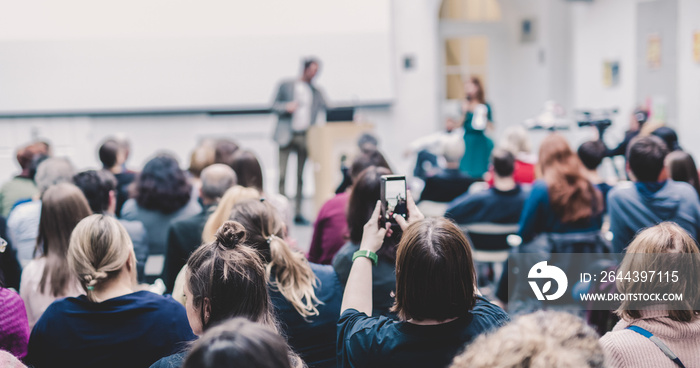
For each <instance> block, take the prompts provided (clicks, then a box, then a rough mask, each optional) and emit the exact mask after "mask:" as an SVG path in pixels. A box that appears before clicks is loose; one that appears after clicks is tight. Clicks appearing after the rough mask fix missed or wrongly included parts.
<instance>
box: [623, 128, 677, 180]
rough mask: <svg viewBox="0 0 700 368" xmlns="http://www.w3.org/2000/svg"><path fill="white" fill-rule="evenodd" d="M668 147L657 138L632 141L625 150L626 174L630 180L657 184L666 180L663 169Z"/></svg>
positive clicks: (666, 175)
mask: <svg viewBox="0 0 700 368" xmlns="http://www.w3.org/2000/svg"><path fill="white" fill-rule="evenodd" d="M668 152H669V151H668V147H667V146H666V144H665V143H664V141H662V140H661V138H659V137H655V136H648V137H641V138H636V139H634V140H632V142H631V143H630V147H629V148H628V149H627V172H628V174H629V175H630V178H632V180H634V181H637V182H643V183H658V182H664V181H666V180H667V179H668V172H667V171H666V169H665V167H664V161H665V160H666V155H668Z"/></svg>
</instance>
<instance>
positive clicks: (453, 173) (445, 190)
mask: <svg viewBox="0 0 700 368" xmlns="http://www.w3.org/2000/svg"><path fill="white" fill-rule="evenodd" d="M443 149H444V151H443V152H442V156H443V157H444V158H445V162H446V167H445V169H444V170H442V171H441V172H439V173H437V174H435V175H433V176H429V177H427V178H426V179H425V188H423V192H422V193H421V197H420V200H421V201H433V202H450V201H452V200H454V199H455V198H457V197H459V196H460V195H461V194H463V193H465V192H466V191H467V190H469V187H470V186H471V185H472V183H474V182H475V181H476V179H473V178H471V177H469V176H468V175H466V174H464V173H462V172H461V171H459V163H460V161H461V160H462V156H463V155H464V141H463V139H462V138H461V137H451V138H450V139H447V140H445V142H444V145H443Z"/></svg>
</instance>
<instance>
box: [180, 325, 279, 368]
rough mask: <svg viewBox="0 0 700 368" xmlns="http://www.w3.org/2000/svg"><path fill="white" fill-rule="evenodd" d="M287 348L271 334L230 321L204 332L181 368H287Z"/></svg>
mask: <svg viewBox="0 0 700 368" xmlns="http://www.w3.org/2000/svg"><path fill="white" fill-rule="evenodd" d="M288 353H289V347H288V346H287V343H286V341H284V338H282V336H280V335H279V334H277V333H275V331H273V330H271V329H269V328H266V327H265V326H261V325H260V324H257V323H253V322H251V321H248V320H246V319H245V318H234V319H232V320H231V321H228V322H226V323H222V324H221V325H220V326H216V327H214V328H212V329H211V330H209V331H207V332H206V333H205V334H204V336H202V338H200V339H199V340H198V341H197V343H195V344H194V347H193V348H192V350H191V351H190V352H189V354H187V358H186V359H185V362H184V363H183V365H182V367H183V368H216V367H231V366H235V367H238V368H290V367H292V365H291V364H290V359H289V358H290V357H289V355H288Z"/></svg>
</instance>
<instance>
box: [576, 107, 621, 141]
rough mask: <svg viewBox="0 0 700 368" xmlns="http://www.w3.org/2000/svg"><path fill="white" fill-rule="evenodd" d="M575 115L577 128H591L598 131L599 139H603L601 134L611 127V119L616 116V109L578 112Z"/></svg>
mask: <svg viewBox="0 0 700 368" xmlns="http://www.w3.org/2000/svg"><path fill="white" fill-rule="evenodd" d="M576 113H577V119H576V121H577V122H578V126H580V127H586V126H592V127H595V128H596V129H598V134H599V136H600V138H601V139H602V138H603V133H605V130H606V129H608V128H609V127H610V126H611V125H612V117H613V116H615V115H616V114H617V109H616V108H615V109H600V110H579V111H577V112H576Z"/></svg>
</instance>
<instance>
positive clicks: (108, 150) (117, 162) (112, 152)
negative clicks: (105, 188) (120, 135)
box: [97, 138, 127, 174]
mask: <svg viewBox="0 0 700 368" xmlns="http://www.w3.org/2000/svg"><path fill="white" fill-rule="evenodd" d="M97 154H98V156H99V158H100V162H101V163H102V168H103V169H105V170H108V171H110V172H112V173H114V174H119V173H121V171H122V165H124V162H125V161H126V155H127V153H126V150H125V149H124V147H123V146H122V145H121V144H120V143H119V142H118V141H117V140H116V139H114V138H108V139H106V140H105V141H104V142H103V143H102V144H101V145H100V148H99V149H98V150H97Z"/></svg>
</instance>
